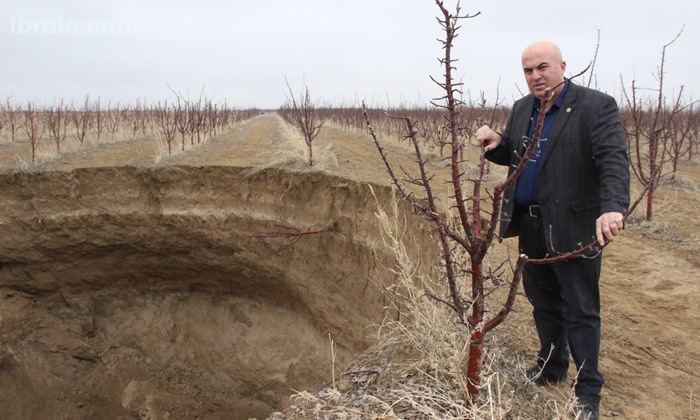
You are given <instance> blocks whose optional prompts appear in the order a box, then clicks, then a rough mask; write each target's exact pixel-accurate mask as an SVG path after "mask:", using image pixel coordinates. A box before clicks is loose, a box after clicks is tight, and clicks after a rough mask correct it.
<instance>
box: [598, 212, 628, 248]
mask: <svg viewBox="0 0 700 420" xmlns="http://www.w3.org/2000/svg"><path fill="white" fill-rule="evenodd" d="M624 228H625V222H624V216H623V215H622V213H618V212H609V213H603V214H602V215H601V216H600V217H599V218H598V219H597V220H596V221H595V231H596V235H597V236H598V243H599V244H600V246H605V240H606V239H607V240H608V242H612V241H614V240H615V237H617V235H618V234H619V233H620V231H622V229H624Z"/></svg>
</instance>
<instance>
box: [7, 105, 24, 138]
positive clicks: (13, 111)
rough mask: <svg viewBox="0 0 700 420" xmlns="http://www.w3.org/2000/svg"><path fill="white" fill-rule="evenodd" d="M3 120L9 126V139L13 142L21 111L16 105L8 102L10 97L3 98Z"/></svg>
mask: <svg viewBox="0 0 700 420" xmlns="http://www.w3.org/2000/svg"><path fill="white" fill-rule="evenodd" d="M5 104H6V105H7V106H6V107H5V121H7V124H8V125H9V126H10V141H11V142H12V143H14V142H15V135H16V134H17V129H18V128H19V117H20V114H21V111H20V110H19V108H17V107H13V106H12V105H11V104H10V98H6V99H5Z"/></svg>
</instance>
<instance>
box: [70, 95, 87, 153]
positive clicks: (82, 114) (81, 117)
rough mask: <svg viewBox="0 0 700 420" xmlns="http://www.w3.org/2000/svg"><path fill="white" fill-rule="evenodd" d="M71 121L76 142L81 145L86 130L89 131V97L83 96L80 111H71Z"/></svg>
mask: <svg viewBox="0 0 700 420" xmlns="http://www.w3.org/2000/svg"><path fill="white" fill-rule="evenodd" d="M71 119H72V120H73V125H74V126H75V135H76V137H77V138H78V141H79V142H80V144H81V145H82V144H83V143H84V142H85V136H86V135H87V132H88V130H90V122H91V119H92V111H91V109H90V97H89V96H88V95H86V96H85V103H84V104H83V108H82V109H81V110H77V109H75V108H73V109H72V110H71Z"/></svg>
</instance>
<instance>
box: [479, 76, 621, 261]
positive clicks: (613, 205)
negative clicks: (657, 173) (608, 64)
mask: <svg viewBox="0 0 700 420" xmlns="http://www.w3.org/2000/svg"><path fill="white" fill-rule="evenodd" d="M534 100H535V98H534V96H533V95H532V94H530V95H527V96H525V97H524V98H522V99H520V100H518V101H516V102H515V104H514V105H513V110H512V112H511V115H510V118H509V120H508V124H507V126H506V130H505V131H504V132H503V134H502V135H501V144H500V145H499V147H497V148H496V149H494V150H492V151H491V152H489V153H487V155H486V157H487V158H488V159H489V160H490V161H492V162H494V163H496V164H499V165H509V166H510V169H509V174H510V172H512V171H513V170H514V168H515V166H516V165H517V164H518V162H519V159H520V158H519V154H520V151H521V150H522V146H523V141H524V140H523V138H524V136H526V135H527V132H528V128H529V126H530V119H531V117H532V110H533V101H534ZM541 159H542V162H541V165H540V169H539V172H538V175H537V184H538V185H537V189H538V192H537V195H538V201H539V205H540V209H541V213H542V221H543V223H544V227H545V239H546V242H547V248H548V251H549V253H550V254H552V255H556V254H560V253H564V252H568V251H572V250H575V249H577V248H579V247H580V246H581V245H588V244H589V243H590V242H592V241H593V240H594V239H595V236H596V231H595V221H596V219H597V218H598V217H599V216H600V215H601V214H603V213H606V212H620V213H625V212H626V211H627V208H628V207H629V201H630V198H629V196H630V192H629V184H630V173H629V160H628V155H627V142H626V140H625V135H624V130H623V127H622V123H621V120H620V114H619V109H618V107H617V103H616V102H615V99H613V98H612V97H611V96H608V95H606V94H604V93H601V92H599V91H596V90H593V89H588V88H585V87H582V86H579V85H576V84H574V83H573V82H570V86H569V89H568V91H567V92H566V96H565V98H564V102H563V103H562V107H561V108H560V110H559V113H558V114H557V117H556V120H555V122H554V126H553V127H552V131H551V132H550V135H549V138H548V139H547V147H546V149H545V152H544V155H543V156H542V157H541ZM514 196H515V184H513V185H511V186H510V188H508V189H507V190H506V191H505V193H504V199H503V206H502V211H501V224H500V236H501V238H505V237H509V236H515V235H518V234H519V220H520V217H522V214H521V213H520V212H518V211H515V212H514V208H515V200H514Z"/></svg>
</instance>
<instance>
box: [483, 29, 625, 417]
mask: <svg viewBox="0 0 700 420" xmlns="http://www.w3.org/2000/svg"><path fill="white" fill-rule="evenodd" d="M522 69H523V74H524V75H525V80H526V82H527V86H528V88H529V90H530V94H529V95H527V96H525V97H524V98H522V99H520V100H518V101H516V102H515V104H514V105H513V109H512V112H511V115H510V118H509V120H508V124H507V126H506V129H505V131H504V132H503V133H497V132H495V131H494V130H492V129H491V128H490V127H488V126H483V127H481V128H479V130H477V133H476V136H477V139H478V140H479V141H480V143H481V144H482V145H483V147H484V148H485V150H486V157H487V158H488V159H489V160H490V161H492V162H494V163H496V164H499V165H508V166H509V168H510V171H511V172H512V171H513V170H514V168H515V166H516V165H517V164H518V163H519V161H520V156H522V155H523V153H524V151H525V149H526V148H527V145H528V144H529V142H530V139H532V138H533V134H534V129H535V122H536V121H537V119H538V117H539V115H540V114H541V113H544V115H545V117H544V125H543V129H542V134H541V138H540V141H539V142H538V144H537V147H536V149H535V150H534V153H533V154H532V156H531V157H530V159H529V161H528V162H527V164H526V166H525V169H524V171H523V172H522V173H521V175H520V176H519V177H518V180H517V182H516V183H515V184H514V185H512V186H511V187H510V188H509V189H508V190H507V191H506V192H505V194H504V200H503V206H502V213H501V223H500V236H501V238H505V237H511V236H518V238H519V248H520V252H521V253H523V254H526V255H527V256H528V257H530V258H544V257H548V256H556V255H560V254H562V253H566V252H569V251H573V250H576V249H578V248H579V247H581V245H587V244H589V243H591V242H592V241H593V240H597V241H598V243H600V245H604V244H605V243H606V242H608V241H613V240H614V239H615V237H616V236H617V235H618V234H619V233H620V231H621V230H622V228H623V213H625V212H626V211H627V208H628V206H629V181H630V175H629V162H628V158H627V143H626V141H625V138H624V132H623V127H622V124H621V122H620V116H619V110H618V107H617V104H616V102H615V100H614V99H613V98H612V97H610V96H608V95H605V94H603V93H600V92H598V91H595V90H592V89H588V88H585V87H582V86H579V85H577V84H575V83H574V82H573V81H570V80H567V79H566V78H565V76H564V74H565V70H566V62H565V61H564V60H563V58H562V54H561V51H560V50H559V47H558V46H557V45H556V44H554V43H552V42H550V41H539V42H535V43H534V44H531V45H530V46H528V47H527V48H526V49H525V51H524V52H523V55H522ZM543 103H546V105H545V106H544V107H543V106H542V105H543ZM600 271H601V253H600V252H598V251H596V252H590V253H589V254H588V255H585V256H584V257H579V258H574V259H570V260H568V261H563V262H556V263H550V264H541V265H535V264H529V265H527V266H526V268H525V271H524V274H523V287H524V288H525V294H526V295H527V297H528V300H529V301H530V302H531V303H532V306H533V316H534V320H535V327H536V329H537V334H538V336H539V339H540V350H539V353H538V355H537V364H536V365H535V366H533V367H532V368H531V369H529V370H528V371H527V373H526V375H527V377H528V379H529V380H531V381H533V382H534V383H535V384H537V385H545V384H548V383H557V382H562V381H565V380H566V379H567V372H568V368H569V352H570V353H571V356H572V357H573V360H574V363H575V364H576V369H577V372H578V377H577V382H576V387H575V390H576V396H577V397H578V403H579V405H578V407H577V411H578V412H577V414H578V413H580V414H581V417H580V418H588V419H597V418H598V410H599V408H598V407H599V403H600V392H601V389H602V386H603V382H604V380H603V375H602V374H601V373H600V372H599V370H598V354H599V349H600V293H599V279H600Z"/></svg>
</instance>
